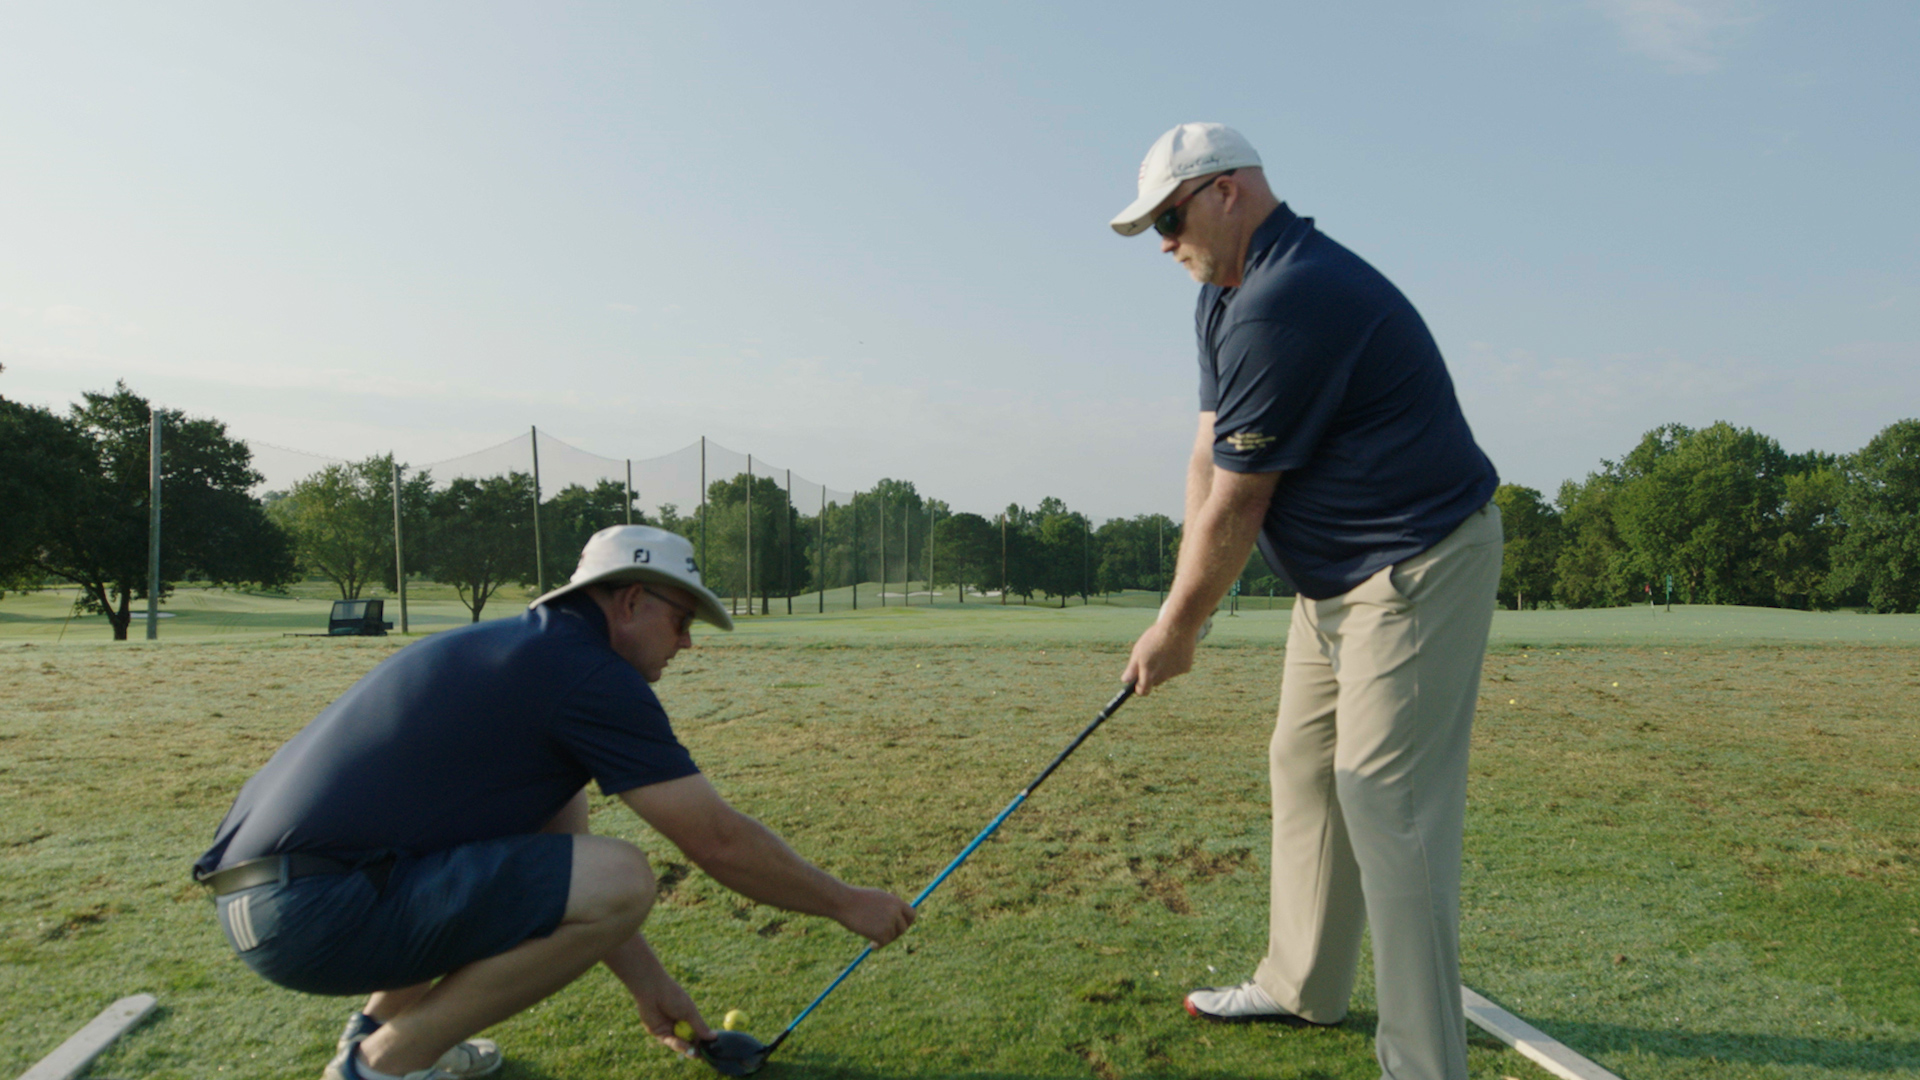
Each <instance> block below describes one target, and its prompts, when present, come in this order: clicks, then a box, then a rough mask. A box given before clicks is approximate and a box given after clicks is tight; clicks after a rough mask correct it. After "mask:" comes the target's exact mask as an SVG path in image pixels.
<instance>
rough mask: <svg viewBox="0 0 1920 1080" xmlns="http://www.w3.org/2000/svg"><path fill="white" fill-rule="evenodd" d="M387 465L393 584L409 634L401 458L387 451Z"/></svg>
mask: <svg viewBox="0 0 1920 1080" xmlns="http://www.w3.org/2000/svg"><path fill="white" fill-rule="evenodd" d="M387 464H389V465H391V466H393V583H394V586H395V589H396V591H397V592H399V594H400V632H401V633H402V634H404V633H406V632H407V559H406V555H405V554H404V549H402V548H401V546H400V458H399V456H398V455H396V454H395V453H394V452H393V451H391V450H389V451H387Z"/></svg>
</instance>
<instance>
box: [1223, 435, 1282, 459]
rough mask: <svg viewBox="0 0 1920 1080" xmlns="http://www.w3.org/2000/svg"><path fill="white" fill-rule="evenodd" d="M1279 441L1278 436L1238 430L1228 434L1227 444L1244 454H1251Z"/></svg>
mask: <svg viewBox="0 0 1920 1080" xmlns="http://www.w3.org/2000/svg"><path fill="white" fill-rule="evenodd" d="M1278 441H1279V439H1278V438H1277V437H1276V436H1273V435H1262V434H1260V433H1259V432H1257V431H1236V432H1234V433H1233V434H1231V435H1229V436H1227V444H1228V445H1229V446H1232V447H1233V448H1234V449H1235V450H1237V451H1239V452H1240V453H1242V454H1250V453H1252V452H1253V451H1255V450H1259V449H1261V448H1262V447H1266V446H1270V445H1272V444H1273V443H1275V442H1278Z"/></svg>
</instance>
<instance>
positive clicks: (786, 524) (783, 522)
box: [780, 469, 793, 615]
mask: <svg viewBox="0 0 1920 1080" xmlns="http://www.w3.org/2000/svg"><path fill="white" fill-rule="evenodd" d="M780 531H781V532H782V533H784V534H786V537H787V614H789V615H791V614H793V470H792V469H788V470H787V505H786V507H785V508H784V512H783V513H782V514H781V515H780Z"/></svg>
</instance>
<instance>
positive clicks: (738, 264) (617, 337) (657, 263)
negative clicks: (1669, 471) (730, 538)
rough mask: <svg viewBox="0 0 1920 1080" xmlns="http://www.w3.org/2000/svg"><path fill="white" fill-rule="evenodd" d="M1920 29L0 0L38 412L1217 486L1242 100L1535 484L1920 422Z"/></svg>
mask: <svg viewBox="0 0 1920 1080" xmlns="http://www.w3.org/2000/svg"><path fill="white" fill-rule="evenodd" d="M1917 55H1920V9H1916V8H1915V7H1914V6H1913V5H1911V4H1893V3H1886V4H1874V3H1850V4H1826V5H1814V4H1791V3H1778V2H1776V3H1762V2H1747V0H1591V2H1576V0H1567V2H1528V0H1484V2H1464V3H1439V4H1436V3H1399V4H1388V3H1351V4H1341V5H1328V4H1274V3H1265V4H1253V5H1234V4H1223V5H1209V6H1206V7H1204V8H1201V7H1185V8H1180V7H1172V8H1169V7H1167V6H1165V5H1144V4H1119V3H1103V4H1077V5H1064V4H1063V5H1046V6H1042V5H1033V4H1005V5H999V4H987V3H978V2H974V3H967V4H954V5H945V6H931V5H911V4H873V5H851V4H832V3H810V4H807V5H766V4H760V5H748V4H722V3H716V4H702V5H670V6H669V5H661V6H652V5H641V4H620V5H616V4H592V5H589V4H572V5H559V4H543V5H532V4H518V5H506V4H480V3H458V4H454V3H447V4H425V3H411V4H400V5H392V4H351V3H335V4H324V5H323V4H305V5H273V6H262V5H243V4H229V5H205V4H168V5H151V4H120V5H115V4H106V3H102V4H90V5H72V4H51V3H47V4H16V5H9V6H7V7H6V8H5V9H0V363H3V364H5V366H6V369H7V370H6V372H5V374H4V375H0V393H4V394H6V395H8V396H11V397H15V398H19V399H23V400H29V401H36V402H41V403H45V404H49V405H56V406H64V405H65V404H66V403H68V402H70V401H72V400H74V399H75V398H76V397H77V396H78V394H79V393H80V392H81V391H82V390H87V389H100V388H105V387H109V386H111V385H112V383H113V381H114V380H115V379H117V378H124V379H126V380H127V382H128V383H129V384H130V385H132V386H133V387H134V389H136V390H138V391H140V392H142V393H144V394H147V395H148V396H150V397H152V398H154V399H155V400H156V401H158V402H160V403H162V404H165V405H168V406H170V407H173V408H179V409H183V410H185V411H187V412H189V413H193V414H197V415H212V416H216V417H219V418H221V419H223V420H225V421H227V423H228V424H229V426H230V429H231V430H232V431H233V432H234V433H235V434H237V435H240V436H243V437H247V438H252V439H260V440H264V441H267V442H273V443H277V444H280V445H284V446H291V447H296V448H300V449H306V450H312V451H317V452H321V453H327V454H334V455H338V456H342V457H360V456H365V455H367V454H371V453H376V452H381V451H384V450H385V449H387V448H389V447H392V448H395V449H397V450H398V452H399V453H400V455H401V457H402V458H403V459H409V460H412V461H415V462H428V461H435V460H439V459H443V458H449V457H453V456H455V455H457V454H461V453H464V452H467V451H470V450H475V449H479V448H481V447H484V446H487V445H489V444H492V443H496V442H499V441H500V440H502V439H505V438H508V437H510V436H512V435H515V434H517V433H519V432H521V431H524V430H525V429H526V427H527V425H529V424H537V425H539V427H540V428H541V429H542V430H543V431H547V432H550V433H552V434H553V435H555V436H557V437H559V438H561V439H564V440H566V441H568V442H570V443H572V444H574V445H576V446H579V447H581V448H583V449H586V450H591V451H595V452H597V453H601V454H605V455H608V456H611V457H634V458H645V457H648V456H652V455H655V454H661V453H666V452H668V451H670V450H673V449H675V448H678V447H680V446H683V445H685V444H687V443H689V442H691V441H693V440H694V439H695V438H697V437H699V436H701V435H706V436H708V437H710V438H712V439H714V440H716V441H718V442H720V443H722V444H724V445H726V446H730V447H733V448H735V449H738V450H741V451H746V452H751V453H753V454H755V455H756V456H757V457H759V458H763V459H772V460H773V461H775V462H776V463H778V464H780V465H783V466H786V467H790V468H792V469H793V470H794V471H795V472H796V473H799V474H804V475H805V476H807V477H809V478H812V479H814V480H817V481H821V482H824V483H826V484H828V485H830V486H832V487H834V488H838V489H852V488H856V487H861V486H864V485H866V484H869V483H871V482H872V481H873V480H875V479H877V478H879V477H882V476H896V477H904V478H908V479H912V480H914V481H915V482H916V483H917V484H918V485H919V486H920V488H921V490H922V491H924V492H926V493H929V494H932V495H935V496H937V497H940V498H943V499H946V500H947V501H949V502H950V503H952V504H953V505H954V507H955V508H956V509H972V510H977V511H982V512H990V511H992V510H994V509H997V508H998V507H1000V506H1002V505H1004V504H1005V503H1007V502H1009V501H1018V502H1021V503H1024V504H1027V505H1031V504H1033V503H1034V502H1036V501H1038V500H1039V499H1040V498H1041V497H1043V496H1046V495H1055V496H1058V497H1060V498H1063V499H1065V500H1066V501H1067V503H1068V504H1069V505H1071V506H1073V507H1075V508H1076V509H1082V510H1086V511H1088V512H1090V513H1092V514H1094V515H1095V516H1096V517H1098V518H1105V517H1109V516H1117V515H1131V514H1135V513H1141V512H1148V511H1165V512H1169V513H1173V514H1175V515H1176V516H1177V515H1178V513H1179V507H1180V485H1181V482H1182V475H1183V466H1184V455H1185V453H1186V449H1187V447H1188V446H1189V444H1190V441H1191V438H1192V432H1193V423H1194V418H1193V414H1194V410H1195V404H1194V368H1193V344H1192V331H1191V308H1192V302H1193V292H1194V288H1195V286H1194V285H1193V284H1192V283H1191V282H1190V281H1189V280H1188V279H1187V278H1186V276H1185V275H1184V274H1183V273H1182V272H1181V271H1180V270H1179V268H1178V267H1177V266H1175V265H1174V264H1172V263H1171V262H1170V261H1169V260H1167V259H1166V257H1164V256H1161V255H1160V254H1159V253H1158V252H1157V250H1156V248H1155V246H1154V244H1153V242H1152V241H1151V239H1147V238H1140V239H1135V240H1122V239H1120V238H1119V237H1117V236H1115V235H1114V234H1113V233H1111V232H1110V231H1109V230H1108V229H1107V227H1106V225H1105V222H1106V220H1107V218H1109V217H1110V216H1111V215H1112V214H1113V213H1114V212H1116V211H1117V210H1118V209H1119V208H1120V207H1121V206H1123V205H1125V204H1126V203H1127V202H1128V201H1129V200H1130V199H1131V197H1132V193H1133V180H1134V174H1135V170H1136V168H1137V166H1138V163H1139V159H1140V157H1141V156H1142V154H1143V153H1144V152H1145V150H1146V148H1147V146H1148V145H1149V144H1150V143H1151V142H1152V141H1153V139H1154V138H1155V137H1156V136H1157V135H1159V134H1160V132H1162V131H1163V130H1165V129H1166V128H1168V127H1170V126H1172V125H1173V124H1175V123H1179V122H1182V121H1187V120H1202V119H1206V120H1219V121H1223V122H1226V123H1229V124H1232V125H1234V126H1236V127H1238V128H1240V129H1241V130H1242V131H1243V132H1245V133H1246V134H1247V136H1248V137H1249V138H1250V139H1252V141H1253V142H1254V144H1255V145H1256V146H1257V147H1258V148H1259V149H1260V151H1261V153H1262V155H1263V157H1264V158H1265V159H1266V162H1267V165H1268V175H1269V178H1270V180H1271V181H1272V183H1273V185H1274V187H1275V188H1276V190H1277V191H1278V192H1279V193H1280V194H1281V195H1282V197H1284V198H1286V199H1287V200H1288V201H1289V203H1290V204H1291V205H1292V206H1293V207H1294V208H1295V209H1296V210H1298V211H1300V212H1302V213H1304V214H1308V215H1310V216H1312V217H1314V218H1315V219H1316V220H1317V221H1318V223H1319V225H1320V226H1321V228H1322V229H1324V230H1325V231H1326V232H1327V233H1329V234H1330V235H1332V236H1333V237H1334V238H1335V239H1337V240H1340V241H1341V242H1343V243H1345V244H1346V245H1348V246H1349V247H1351V248H1353V249H1354V250H1355V251H1357V252H1359V253H1360V254H1361V255H1362V256H1363V257H1365V258H1367V259H1368V260H1369V261H1371V262H1373V264H1374V265H1375V266H1377V267H1379V268H1380V269H1381V270H1382V271H1384V272H1385V273H1386V274H1387V275H1388V276H1389V277H1391V278H1392V279H1393V280H1394V281H1395V282H1396V283H1397V284H1398V285H1399V286H1400V287H1401V288H1402V290H1403V291H1405V292H1406V293H1407V295H1408V296H1409V297H1410V298H1411V299H1412V300H1413V302H1414V303H1415V305H1416V306H1418V307H1419V308H1420V310H1421V311H1422V313H1423V314H1424V315H1425V316H1426V318H1427V320H1428V322H1429V324H1430V325H1431V326H1432V328H1433V330H1434V333H1435V336H1436V337H1437V338H1438V339H1439V341H1440V344H1441V348H1442V350H1443V352H1444V353H1445V354H1446V355H1447V358H1448V363H1449V366H1450V368H1451V370H1452V372H1453V376H1454V380H1455V382H1456V385H1457V387H1458V389H1459V392H1460V396H1461V399H1462V403H1463V405H1464V406H1465V408H1466V411H1467V415H1468V419H1469V421H1470V422H1471V423H1472V424H1473V426H1474V430H1475V432H1476V434H1477V435H1478V437H1479V438H1480V440H1481V442H1482V444H1483V445H1484V446H1485V447H1486V449H1487V450H1488V452H1489V454H1490V455H1491V456H1492V457H1493V459H1494V462H1495V464H1496V465H1497V466H1498V467H1499V468H1500V471H1501V474H1502V476H1503V478H1504V479H1506V480H1509V481H1512V482H1518V483H1523V484H1528V485H1531V486H1534V487H1538V488H1541V489H1543V490H1545V491H1547V492H1549V493H1551V492H1552V491H1553V490H1554V489H1555V488H1556V487H1557V486H1558V484H1559V483H1560V481H1562V480H1564V479H1567V478H1569V477H1578V476H1582V475H1584V474H1585V473H1586V472H1588V471H1589V470H1591V469H1593V468H1595V467H1596V466H1597V465H1598V463H1599V461H1600V459H1601V458H1603V457H1614V456H1618V455H1620V454H1622V453H1624V452H1625V451H1626V450H1627V449H1629V448H1630V447H1631V446H1632V445H1633V444H1634V442H1635V441H1636V440H1637V439H1638V437H1639V435H1640V434H1641V433H1642V432H1644V431H1645V430H1647V429H1648V428H1651V427H1653V426H1655V425H1657V424H1660V423H1665V422H1669V421H1679V422H1683V423H1688V424H1694V425H1703V424H1707V423H1711V422H1713V421H1715V420H1727V421H1730V422H1732V423H1735V424H1738V425H1742V426H1751V427H1754V428H1757V429H1759V430H1761V431H1763V432H1766V433H1768V434H1770V435H1773V436H1774V437H1776V438H1778V439H1779V440H1780V441H1781V442H1782V443H1783V444H1784V445H1785V446H1786V448H1787V449H1789V450H1794V451H1798V450H1806V449H1824V450H1829V451H1835V452H1844V451H1850V450H1853V449H1857V448H1858V447H1859V446H1860V445H1862V444H1863V443H1864V442H1865V441H1866V440H1867V439H1868V438H1870V437H1871V436H1872V435H1873V434H1874V433H1875V432H1876V431H1878V430H1879V429H1880V428H1882V427H1884V426H1885V425H1886V424H1888V423H1890V422H1892V421H1894V420H1897V419H1900V418H1902V417H1909V416H1915V415H1920V213H1917V212H1916V210H1915V206H1914V200H1915V198H1916V197H1917V194H1920V65H1916V64H1915V63H1914V62H1913V57H1915V56H1917Z"/></svg>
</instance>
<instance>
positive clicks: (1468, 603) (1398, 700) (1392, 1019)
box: [1254, 503, 1501, 1080]
mask: <svg viewBox="0 0 1920 1080" xmlns="http://www.w3.org/2000/svg"><path fill="white" fill-rule="evenodd" d="M1500 550H1501V533H1500V511H1499V509H1498V508H1497V507H1495V506H1494V505H1493V504H1491V503H1489V504H1487V505H1486V506H1485V507H1482V508H1481V509H1480V510H1478V511H1475V512H1474V513H1473V514H1472V515H1471V516H1469V517H1468V518H1467V520H1466V521H1465V522H1464V523H1462V524H1461V525H1460V527H1459V528H1457V529H1455V530H1454V531H1453V533H1452V534H1450V535H1449V536H1448V537H1447V538H1446V539H1445V540H1442V541H1441V542H1440V543H1439V544H1437V545H1435V546H1434V547H1433V548H1431V549H1429V550H1428V551H1425V552H1423V553H1421V554H1419V555H1416V556H1414V557H1413V558H1411V559H1408V560H1406V561H1405V562H1402V563H1399V564H1398V565H1395V566H1391V567H1388V568H1387V569H1384V570H1382V571H1380V572H1379V573H1377V574H1375V575H1374V576H1372V577H1370V578H1368V579H1367V580H1366V581H1364V582H1361V583H1360V584H1359V585H1357V586H1355V587H1354V588H1353V589H1352V590H1351V591H1349V592H1347V593H1346V594H1345V595H1342V596H1338V597H1335V598H1333V599H1331V600H1308V599H1306V598H1304V597H1302V598H1301V599H1299V600H1298V601H1296V602H1295V605H1294V609H1293V623H1292V627H1291V630H1290V631H1289V634H1288V637H1287V656H1286V673H1285V678H1284V680H1283V681H1282V683H1281V687H1280V716H1279V721H1278V723H1277V724H1276V725H1275V727H1274V733H1273V743H1272V748H1271V754H1270V769H1271V778H1272V783H1273V883H1272V889H1273V910H1272V915H1271V921H1270V924H1269V942H1268V949H1267V956H1266V958H1265V959H1264V960H1262V961H1261V963H1260V967H1259V969H1258V970H1257V971H1256V972H1255V973H1254V980H1255V981H1256V982H1258V983H1259V984H1260V987H1261V989H1263V990H1265V991H1266V992H1267V993H1268V994H1269V995H1270V996H1272V998H1273V999H1274V1001H1275V1002H1277V1003H1279V1005H1280V1006H1281V1007H1282V1008H1285V1009H1287V1010H1289V1011H1291V1012H1294V1013H1296V1014H1298V1015H1300V1016H1303V1017H1305V1018H1306V1019H1308V1020H1312V1021H1315V1022H1317V1023H1332V1022H1334V1021H1337V1020H1340V1019H1342V1018H1343V1017H1345V1016H1346V1014H1347V999H1348V997H1349V995H1350V994H1351V993H1352V991H1353V980H1354V974H1355V968H1356V967H1357V966H1358V963H1359V957H1360V931H1361V928H1362V927H1363V926H1369V927H1371V929H1372V931H1373V956H1374V976H1375V982H1376V984H1377V991H1378V997H1379V1005H1380V1024H1379V1032H1378V1036H1377V1038H1376V1041H1375V1053H1376V1055H1377V1056H1378V1057H1379V1059H1380V1066H1381V1069H1382V1070H1383V1071H1384V1075H1386V1076H1387V1077H1390V1078H1392V1080H1466V1076H1467V1034H1466V1018H1465V1016H1464V1015H1463V1014H1462V1012H1461V1007H1460V929H1459V922H1460V859H1461V854H1460V852H1461V843H1462V833H1463V831H1464V829H1465V819H1466V802H1467V746H1468V740H1469V737H1470V735H1471V733H1472V729H1473V709H1474V703H1475V701H1476V699H1477V698H1478V696H1479V687H1480V666H1481V661H1482V659H1483V658H1484V656H1485V654H1486V647H1487V628H1488V625H1489V624H1490V623H1491V622H1492V619H1493V607H1494V593H1495V590H1496V588H1497V587H1498V584H1499V579H1500Z"/></svg>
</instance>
